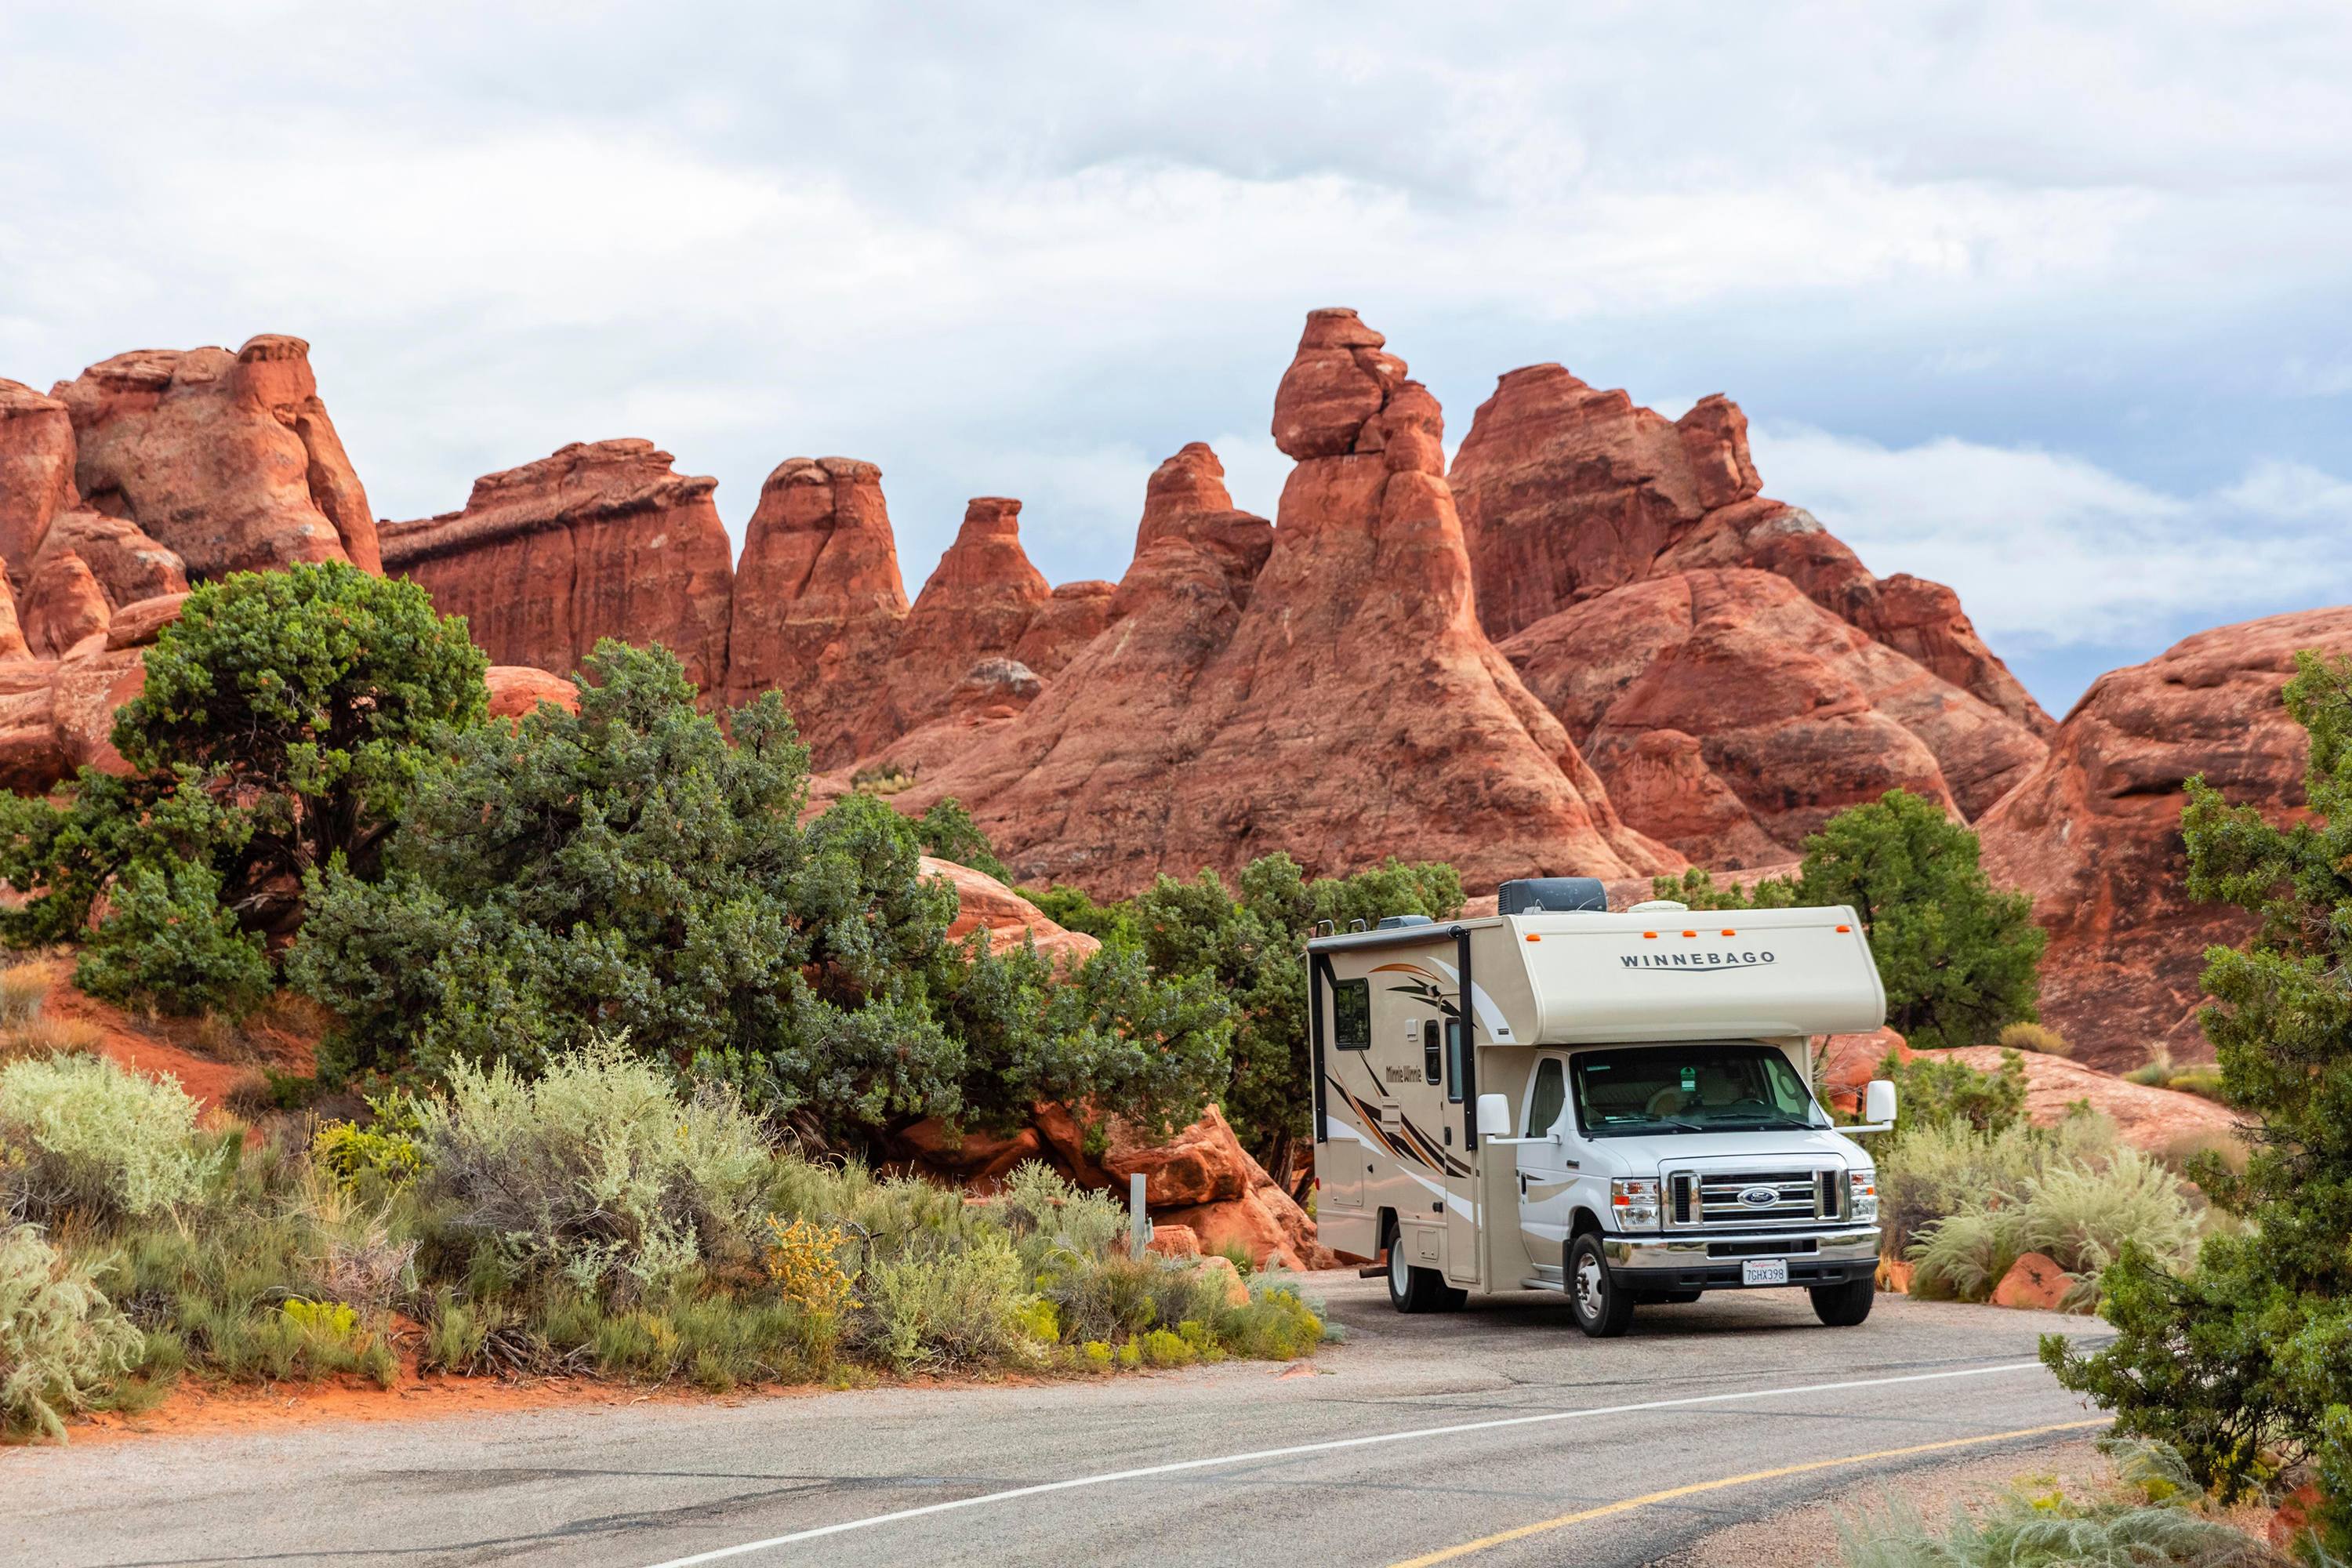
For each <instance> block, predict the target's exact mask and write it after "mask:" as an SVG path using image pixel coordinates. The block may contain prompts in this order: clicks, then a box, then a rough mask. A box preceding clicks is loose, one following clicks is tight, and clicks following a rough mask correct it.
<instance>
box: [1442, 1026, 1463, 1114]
mask: <svg viewBox="0 0 2352 1568" xmlns="http://www.w3.org/2000/svg"><path fill="white" fill-rule="evenodd" d="M1445 1098H1446V1099H1447V1100H1452V1101H1453V1102H1454V1104H1456V1105H1459V1104H1461V1103H1462V1021H1461V1020H1460V1019H1459V1018H1448V1019H1446V1020H1445Z"/></svg>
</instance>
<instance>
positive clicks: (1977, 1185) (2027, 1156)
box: [1878, 1113, 2120, 1257]
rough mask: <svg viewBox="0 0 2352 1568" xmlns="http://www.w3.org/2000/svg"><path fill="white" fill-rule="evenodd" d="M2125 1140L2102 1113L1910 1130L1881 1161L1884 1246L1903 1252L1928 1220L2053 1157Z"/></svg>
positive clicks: (2097, 1156) (2086, 1154)
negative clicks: (2049, 1121)
mask: <svg viewBox="0 0 2352 1568" xmlns="http://www.w3.org/2000/svg"><path fill="white" fill-rule="evenodd" d="M2119 1140H2120V1134H2119V1133H2118V1131H2117V1130H2116V1124H2115V1121H2113V1120H2112V1119H2111V1118H2109V1117H2106V1116H2103V1115H2099V1114H2096V1113H2090V1114H2079V1115H2074V1116H2069V1117H2068V1118H2066V1119H2065V1120H2064V1121H2061V1122H2059V1123H2058V1124H2057V1125H2056V1126H2054V1127H2033V1126H2030V1125H2028V1124H2027V1123H2025V1122H2022V1121H2017V1122H2012V1123H2011V1124H2010V1125H2008V1126H2005V1127H2003V1128H2001V1129H2000V1131H1997V1132H1994V1131H1983V1130H1981V1129H1979V1128H1977V1127H1973V1126H1971V1125H1969V1123H1967V1122H1965V1121H1957V1120H1950V1121H1929V1122H1927V1123H1924V1124H1922V1125H1919V1126H1916V1127H1912V1128H1908V1129H1906V1131H1902V1132H1899V1133H1897V1134H1895V1139H1894V1142H1891V1143H1890V1144H1888V1145H1887V1147H1886V1149H1885V1152H1883V1153H1882V1154H1881V1155H1880V1156H1879V1159H1878V1204H1879V1207H1878V1217H1879V1225H1880V1226H1881V1228H1882V1230H1883V1231H1884V1233H1885V1239H1884V1245H1885V1248H1886V1250H1887V1252H1888V1253H1889V1254H1890V1255H1891V1256H1895V1257H1900V1256H1902V1254H1903V1252H1904V1250H1905V1249H1906V1248H1907V1247H1909V1246H1910V1244H1911V1242H1912V1241H1913V1239H1914V1238H1915V1237H1916V1236H1917V1235H1918V1233H1919V1232H1920V1231H1921V1230H1922V1229H1923V1228H1925V1227H1926V1226H1927V1225H1929V1224H1930V1223H1932V1222H1933V1221H1936V1220H1938V1219H1941V1218H1943V1217H1944V1216H1946V1215H1951V1214H1954V1213H1957V1212H1958V1211H1959V1210H1960V1209H1961V1208H1963V1207H1964V1206H1966V1205H1968V1204H1969V1202H1970V1201H1971V1200H1972V1199H1977V1198H1980V1197H1982V1196H1984V1195H1985V1194H1988V1193H1991V1192H1998V1191H2002V1190H2005V1189H2008V1188H2011V1187H2014V1186H2016V1185H2017V1184H2020V1183H2021V1182H2023V1181H2024V1180H2025V1179H2026V1178H2027V1177H2029V1176H2031V1175H2032V1174H2033V1173H2035V1172H2037V1171H2040V1170H2041V1169H2042V1168H2043V1167H2044V1166H2045V1165H2047V1164H2048V1163H2051V1162H2052V1161H2053V1160H2057V1161H2063V1160H2085V1161H2096V1160H2101V1159H2104V1158H2105V1156H2106V1155H2107V1154H2108V1153H2110V1152H2113V1151H2114V1149H2115V1148H2116V1144H2117V1142H2119Z"/></svg>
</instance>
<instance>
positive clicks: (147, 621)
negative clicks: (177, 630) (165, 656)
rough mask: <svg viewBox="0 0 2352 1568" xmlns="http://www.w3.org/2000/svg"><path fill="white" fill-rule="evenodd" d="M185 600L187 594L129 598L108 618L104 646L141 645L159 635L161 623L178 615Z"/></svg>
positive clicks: (160, 633) (170, 620) (163, 624)
mask: <svg viewBox="0 0 2352 1568" xmlns="http://www.w3.org/2000/svg"><path fill="white" fill-rule="evenodd" d="M187 602H188V595H185V594H184V593H183V594H159V595H156V596H155V597H154V598H152V599H137V600H133V601H132V602H131V603H130V604H128V605H123V606H122V607H121V609H119V610H117V611H115V612H114V613H113V615H112V616H110V617H108V619H107V623H106V646H107V647H109V648H112V649H118V650H119V649H121V648H126V647H145V646H146V645H147V644H149V643H152V642H153V641H154V640H155V639H156V638H157V637H161V636H162V635H163V628H164V627H165V626H170V625H171V624H172V623H173V621H176V620H178V619H179V618H180V608H181V606H182V605H185V604H186V603H187Z"/></svg>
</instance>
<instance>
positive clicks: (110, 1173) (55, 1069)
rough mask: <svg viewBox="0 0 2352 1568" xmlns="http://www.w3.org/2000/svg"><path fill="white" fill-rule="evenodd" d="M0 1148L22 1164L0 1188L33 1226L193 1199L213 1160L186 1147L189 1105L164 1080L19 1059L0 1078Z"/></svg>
mask: <svg viewBox="0 0 2352 1568" xmlns="http://www.w3.org/2000/svg"><path fill="white" fill-rule="evenodd" d="M0 1142H7V1143H12V1144H14V1145H16V1147H17V1148H18V1149H19V1150H20V1151H21V1152H23V1153H24V1155H25V1161H24V1163H23V1164H21V1165H19V1166H17V1167H16V1168H15V1169H14V1170H13V1171H12V1172H10V1173H6V1174H5V1175H0V1181H5V1182H7V1183H8V1184H10V1185H11V1186H12V1187H13V1188H14V1189H15V1195H16V1203H17V1205H19V1206H20V1207H21V1208H22V1209H23V1210H24V1212H25V1213H26V1214H27V1215H31V1216H32V1217H35V1218H44V1217H49V1216H55V1215H63V1214H67V1213H76V1212H78V1213H80V1214H82V1215H86V1216H88V1217H89V1218H91V1219H93V1220H97V1221H100V1222H101V1223H110V1222H114V1221H119V1220H122V1219H126V1218H145V1217H149V1216H152V1215H159V1214H162V1213H163V1211H165V1210H167V1209H170V1208H173V1207H174V1206H176V1205H184V1204H186V1203H188V1202H190V1201H191V1200H193V1199H194V1198H195V1197H196V1195H197V1194H198V1193H199V1192H200V1191H201V1189H202V1188H203V1185H204V1183H205V1176H206V1174H207V1173H208V1172H209V1171H210V1170H211V1169H212V1168H213V1167H214V1165H215V1159H216V1157H208V1156H206V1155H205V1154H203V1153H201V1152H199V1151H198V1149H197V1147H196V1102H195V1101H194V1100H191V1099H189V1098H188V1097H187V1096H186V1095H185V1094H184V1093H182V1092H181V1091H180V1085H179V1081H178V1080H177V1079H173V1078H172V1077H171V1076H169V1075H168V1074H166V1075H164V1076H163V1077H162V1078H159V1079H154V1078H148V1077H146V1076H145V1075H144V1074H142V1073H135V1072H131V1071H130V1070H128V1069H126V1068H121V1067H119V1066H117V1065H116V1064H115V1063H113V1062H111V1061H109V1060H107V1059H106V1058H103V1057H47V1058H37V1057H30V1058H24V1059H22V1060H19V1061H14V1062H10V1063H9V1064H8V1065H7V1066H6V1067H5V1068H0Z"/></svg>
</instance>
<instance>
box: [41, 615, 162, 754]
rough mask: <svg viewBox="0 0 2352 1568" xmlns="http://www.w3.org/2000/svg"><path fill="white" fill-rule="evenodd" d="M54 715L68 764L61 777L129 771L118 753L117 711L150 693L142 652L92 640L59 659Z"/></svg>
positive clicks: (53, 680) (53, 679) (54, 680)
mask: <svg viewBox="0 0 2352 1568" xmlns="http://www.w3.org/2000/svg"><path fill="white" fill-rule="evenodd" d="M51 684H52V687H53V689H54V692H53V696H52V698H51V716H52V718H53V720H54V721H55V724H56V731H57V744H58V753H59V755H60V757H61V759H62V762H63V767H62V769H61V772H60V776H65V775H66V774H70V773H72V771H73V770H74V769H76V768H79V767H82V766H85V765H87V766H89V767H94V768H97V769H99V770H100V771H101V772H104V773H125V772H128V771H129V770H128V767H127V765H126V764H125V763H124V762H123V760H122V754H121V752H117V751H116V750H115V749H114V742H113V740H112V739H111V737H112V735H113V733H114V710H116V709H118V708H120V707H121V706H122V705H123V704H124V703H126V702H128V701H130V700H131V699H132V698H134V697H136V696H138V695H139V693H140V692H141V691H142V690H143V689H145V688H146V685H147V664H146V660H145V658H144V657H143V656H142V653H141V651H140V650H139V649H138V648H135V647H131V648H110V647H107V645H106V641H105V639H103V638H100V637H87V638H84V639H83V640H82V641H81V642H79V643H77V644H75V645H74V647H73V648H72V649H71V650H70V651H69V652H68V653H67V654H66V656H65V657H64V658H61V659H59V660H58V664H57V668H56V672H55V674H54V675H53V676H52V677H51Z"/></svg>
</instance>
